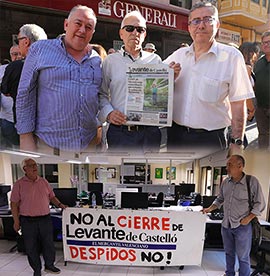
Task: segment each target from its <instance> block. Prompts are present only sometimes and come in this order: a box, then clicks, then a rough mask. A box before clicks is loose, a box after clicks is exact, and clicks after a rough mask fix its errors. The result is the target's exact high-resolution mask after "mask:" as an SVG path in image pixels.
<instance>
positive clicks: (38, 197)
mask: <svg viewBox="0 0 270 276" xmlns="http://www.w3.org/2000/svg"><path fill="white" fill-rule="evenodd" d="M21 168H22V170H23V171H24V173H25V176H23V177H22V178H20V179H19V180H17V181H16V183H15V184H14V185H13V189H12V192H11V212H12V216H13V219H14V225H13V228H14V230H15V231H16V232H18V231H19V230H20V229H21V230H22V234H23V239H24V244H25V250H26V254H27V257H28V261H29V264H30V266H31V267H32V269H33V270H34V276H41V269H42V264H41V260H40V253H42V255H43V258H44V262H45V271H47V272H49V273H56V274H58V273H60V272H61V270H60V269H59V268H57V267H55V266H54V262H55V248H54V243H53V226H52V221H51V217H50V209H49V204H50V202H51V203H53V204H54V205H56V206H57V207H59V208H62V209H65V208H66V206H65V205H63V204H62V203H61V202H60V201H59V200H58V199H57V197H56V196H55V194H54V192H53V189H52V188H51V186H50V185H49V183H48V181H47V180H46V179H44V178H42V177H40V176H39V175H38V165H37V163H36V161H35V160H34V159H31V158H26V159H24V160H23V161H22V163H21Z"/></svg>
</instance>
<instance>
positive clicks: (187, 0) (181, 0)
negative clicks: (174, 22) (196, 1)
mask: <svg viewBox="0 0 270 276" xmlns="http://www.w3.org/2000/svg"><path fill="white" fill-rule="evenodd" d="M170 4H171V5H174V6H177V7H181V8H185V9H188V10H190V9H191V5H192V0H170Z"/></svg>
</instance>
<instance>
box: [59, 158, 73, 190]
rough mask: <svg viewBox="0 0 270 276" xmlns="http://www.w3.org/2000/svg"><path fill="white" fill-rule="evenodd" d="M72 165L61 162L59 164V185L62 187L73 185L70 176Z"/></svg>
mask: <svg viewBox="0 0 270 276" xmlns="http://www.w3.org/2000/svg"><path fill="white" fill-rule="evenodd" d="M70 169H71V165H70V164H64V163H59V164H58V182H59V183H58V185H59V188H60V187H67V188H68V187H71V182H70V176H71V171H70Z"/></svg>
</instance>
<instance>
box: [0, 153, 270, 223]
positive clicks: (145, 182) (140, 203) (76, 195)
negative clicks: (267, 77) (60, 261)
mask: <svg viewBox="0 0 270 276" xmlns="http://www.w3.org/2000/svg"><path fill="white" fill-rule="evenodd" d="M19 153H20V155H18V154H17V153H16V151H10V152H9V151H6V150H4V151H2V153H0V157H1V158H0V169H1V171H2V173H1V175H0V183H1V185H0V207H1V208H2V209H3V208H4V209H5V208H6V207H9V196H10V190H11V188H12V184H13V183H14V182H15V181H16V180H17V179H18V178H20V177H21V176H22V175H23V172H22V171H21V168H20V162H21V161H22V160H23V159H24V158H26V156H25V155H21V152H19ZM33 156H35V157H33V158H34V159H35V160H36V161H37V163H38V164H39V168H38V170H39V175H40V176H42V177H45V178H46V179H47V180H48V181H49V183H50V184H51V185H52V186H53V188H54V191H55V194H56V196H57V197H58V198H59V199H60V201H61V202H62V203H63V204H65V205H67V206H69V207H74V206H77V207H79V206H80V207H90V208H91V207H93V205H95V206H101V207H103V208H130V209H147V208H148V207H166V206H167V207H168V206H176V205H181V206H194V205H201V206H203V207H208V206H209V205H210V204H211V202H212V201H213V199H214V198H215V197H216V196H217V194H218V192H219V185H220V184H221V182H222V180H223V179H224V178H225V177H226V176H227V172H226V161H227V152H225V151H221V152H214V153H213V152H212V153H211V152H210V154H209V152H207V151H206V152H203V151H201V152H200V151H198V152H195V151H194V152H182V153H181V152H179V153H176V154H172V153H159V154H150V155H143V156H141V155H138V156H136V155H134V154H130V155H129V154H126V155H121V156H117V155H112V156H110V155H109V154H106V155H102V154H97V155H95V154H92V155H91V156H90V155H89V156H88V155H84V156H81V157H80V158H79V159H77V160H76V159H75V158H74V160H72V159H71V157H72V155H71V154H70V155H66V156H65V155H64V156H53V157H51V156H46V155H33ZM36 156H37V157H36ZM244 157H245V159H246V166H245V172H246V173H247V174H252V175H254V176H256V177H257V178H258V179H259V181H260V183H261V186H262V189H263V193H264V196H265V200H266V201H267V202H268V201H269V186H270V185H269V178H270V176H269V175H270V173H269V169H268V164H269V161H270V157H269V153H268V152H267V151H259V150H256V151H254V150H250V151H248V150H246V151H245V153H244ZM68 158H70V159H68ZM89 159H90V160H89ZM83 160H85V161H87V162H85V161H83ZM134 193H135V195H134ZM138 193H139V196H138ZM207 205H208V206H207ZM268 205H269V204H267V206H268ZM51 207H52V208H54V206H51ZM216 212H217V211H216ZM218 213H219V215H220V213H222V210H218ZM221 216H222V214H221ZM262 218H263V219H265V220H269V206H268V207H267V208H266V210H265V211H264V213H263V215H262Z"/></svg>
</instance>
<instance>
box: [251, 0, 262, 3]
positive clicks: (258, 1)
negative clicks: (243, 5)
mask: <svg viewBox="0 0 270 276" xmlns="http://www.w3.org/2000/svg"><path fill="white" fill-rule="evenodd" d="M251 1H252V2H254V3H256V4H259V3H260V0H251Z"/></svg>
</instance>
